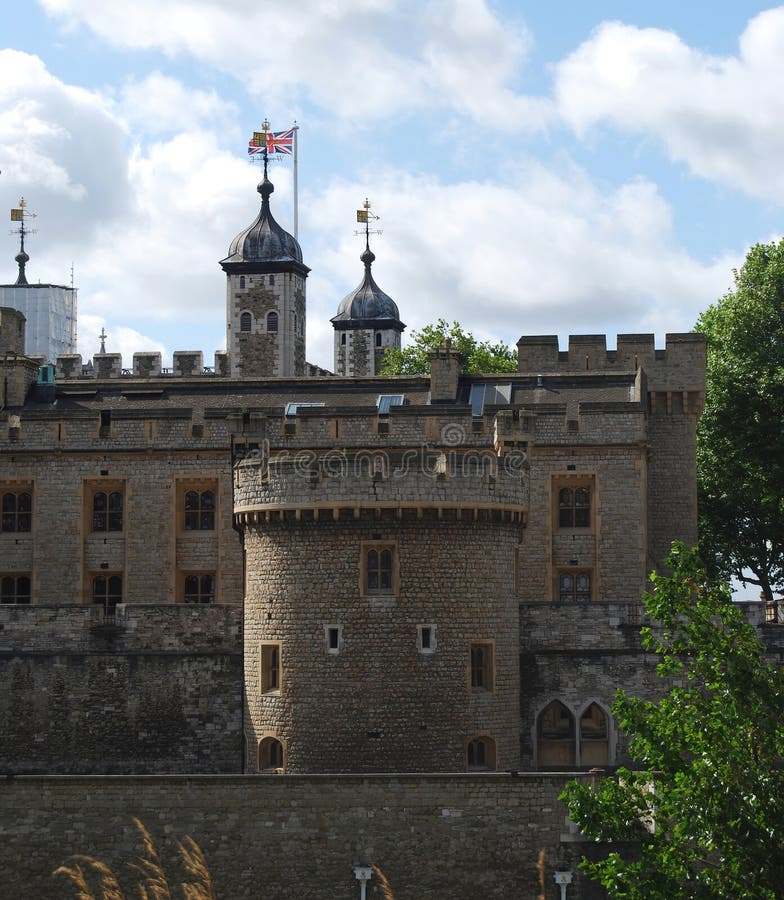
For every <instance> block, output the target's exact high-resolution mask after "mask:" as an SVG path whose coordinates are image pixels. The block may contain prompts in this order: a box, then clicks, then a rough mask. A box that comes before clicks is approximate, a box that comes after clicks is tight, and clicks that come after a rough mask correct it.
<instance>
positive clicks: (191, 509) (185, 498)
mask: <svg viewBox="0 0 784 900" xmlns="http://www.w3.org/2000/svg"><path fill="white" fill-rule="evenodd" d="M217 518H218V482H217V481H212V480H210V481H200V482H187V481H180V482H178V484H177V520H178V527H179V529H180V531H181V532H182V531H187V532H197V531H215V523H216V520H217Z"/></svg>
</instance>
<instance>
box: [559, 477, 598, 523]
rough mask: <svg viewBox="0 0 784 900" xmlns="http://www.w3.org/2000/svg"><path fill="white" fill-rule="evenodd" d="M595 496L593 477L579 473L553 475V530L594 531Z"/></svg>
mask: <svg viewBox="0 0 784 900" xmlns="http://www.w3.org/2000/svg"><path fill="white" fill-rule="evenodd" d="M568 468H570V469H571V468H572V466H569V467H568ZM595 494H596V484H595V478H594V476H593V475H590V474H585V473H577V472H575V473H574V474H567V473H558V474H555V475H553V478H552V498H553V529H580V530H583V529H585V530H588V531H590V530H593V528H594V507H595Z"/></svg>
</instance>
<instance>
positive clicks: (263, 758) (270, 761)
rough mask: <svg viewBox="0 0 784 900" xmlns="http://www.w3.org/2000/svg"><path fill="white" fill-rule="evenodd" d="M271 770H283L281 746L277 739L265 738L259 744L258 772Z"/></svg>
mask: <svg viewBox="0 0 784 900" xmlns="http://www.w3.org/2000/svg"><path fill="white" fill-rule="evenodd" d="M272 769H275V770H278V771H282V770H283V744H281V742H280V741H279V740H278V739H277V738H273V737H266V738H263V739H262V740H261V741H260V742H259V771H260V772H269V771H270V770H272Z"/></svg>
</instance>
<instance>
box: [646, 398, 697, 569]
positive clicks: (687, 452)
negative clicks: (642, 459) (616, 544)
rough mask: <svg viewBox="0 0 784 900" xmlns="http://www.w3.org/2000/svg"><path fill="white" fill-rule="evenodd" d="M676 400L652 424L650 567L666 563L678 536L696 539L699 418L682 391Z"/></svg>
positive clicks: (652, 418)
mask: <svg viewBox="0 0 784 900" xmlns="http://www.w3.org/2000/svg"><path fill="white" fill-rule="evenodd" d="M673 401H674V407H673V408H672V409H671V412H670V413H667V412H666V410H661V411H658V412H655V413H654V414H653V415H651V416H650V419H649V425H648V433H649V440H650V450H649V454H648V457H649V458H648V484H647V495H648V522H649V525H648V548H647V549H648V559H647V565H648V569H649V571H650V570H652V569H661V568H662V567H663V565H664V560H665V559H666V557H667V555H668V553H669V551H670V545H671V544H672V542H673V541H675V540H680V541H684V542H685V543H686V544H688V545H689V546H694V545H695V544H696V543H697V455H696V454H697V444H696V429H697V420H696V416H695V415H694V414H692V413H690V412H689V411H688V410H687V411H684V410H683V406H682V402H683V400H682V397H681V396H677V395H676V397H675V398H673Z"/></svg>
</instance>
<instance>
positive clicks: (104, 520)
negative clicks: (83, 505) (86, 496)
mask: <svg viewBox="0 0 784 900" xmlns="http://www.w3.org/2000/svg"><path fill="white" fill-rule="evenodd" d="M90 505H91V508H92V517H91V521H92V524H91V526H90V530H91V531H122V530H123V507H124V505H125V491H124V488H123V485H120V484H118V485H109V484H106V485H104V484H102V485H101V487H100V488H96V487H93V488H92V489H91V504H90Z"/></svg>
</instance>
